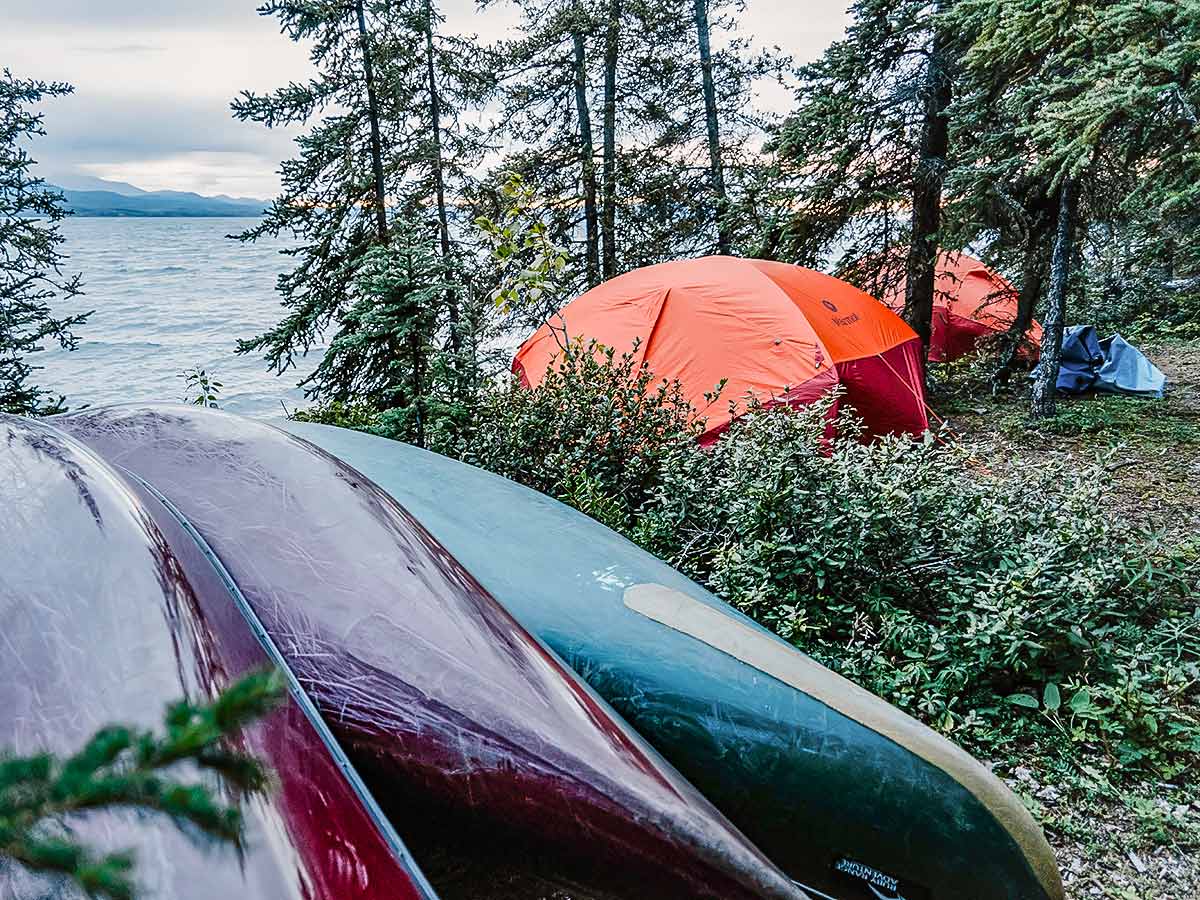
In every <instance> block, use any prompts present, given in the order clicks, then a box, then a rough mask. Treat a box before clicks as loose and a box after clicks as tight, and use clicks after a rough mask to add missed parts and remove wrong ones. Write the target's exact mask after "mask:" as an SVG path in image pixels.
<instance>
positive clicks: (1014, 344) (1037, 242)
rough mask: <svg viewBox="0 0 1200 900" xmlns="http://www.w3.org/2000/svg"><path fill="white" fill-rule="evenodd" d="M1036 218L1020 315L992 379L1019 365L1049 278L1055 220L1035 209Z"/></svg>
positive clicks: (1005, 377) (1023, 268) (1031, 228)
mask: <svg viewBox="0 0 1200 900" xmlns="http://www.w3.org/2000/svg"><path fill="white" fill-rule="evenodd" d="M1035 215H1036V216H1037V218H1036V220H1035V221H1034V222H1033V223H1032V224H1030V226H1029V232H1028V234H1027V235H1026V236H1025V254H1024V261H1023V262H1022V264H1021V292H1020V293H1019V294H1017V315H1016V318H1015V319H1013V323H1012V325H1011V326H1009V329H1008V332H1007V333H1006V334H1005V335H1004V347H1003V350H1002V351H1001V357H1000V365H999V366H997V368H996V373H995V375H993V376H992V382H993V384H995V385H1001V384H1004V383H1006V382H1007V381H1008V378H1009V376H1010V375H1011V374H1012V371H1013V369H1014V368H1016V365H1017V357H1018V356H1019V354H1020V352H1021V347H1023V346H1025V345H1026V336H1027V335H1028V334H1029V328H1030V326H1031V325H1032V324H1033V311H1034V309H1036V308H1037V302H1038V298H1039V297H1041V295H1042V287H1043V286H1044V285H1045V281H1046V246H1045V245H1046V238H1047V237H1048V235H1049V230H1050V229H1049V223H1050V222H1051V221H1052V220H1051V219H1050V218H1049V216H1048V214H1046V213H1044V212H1041V211H1039V212H1037V213H1035Z"/></svg>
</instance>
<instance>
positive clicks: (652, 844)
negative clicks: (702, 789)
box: [54, 407, 805, 898]
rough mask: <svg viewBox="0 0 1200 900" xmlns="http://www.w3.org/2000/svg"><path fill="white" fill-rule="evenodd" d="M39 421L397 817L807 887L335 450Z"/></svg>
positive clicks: (704, 888)
mask: <svg viewBox="0 0 1200 900" xmlns="http://www.w3.org/2000/svg"><path fill="white" fill-rule="evenodd" d="M54 422H55V424H56V426H57V427H59V428H61V429H63V430H64V431H67V432H69V433H70V434H72V435H73V436H75V437H76V438H77V439H79V440H80V441H82V442H84V443H86V444H87V445H88V446H89V447H91V448H92V449H93V450H94V451H95V452H96V453H97V454H98V455H99V456H101V457H102V458H103V459H105V460H106V461H108V462H109V463H110V464H111V465H113V466H117V467H120V468H122V469H125V470H128V471H129V472H131V473H132V474H133V475H134V476H136V477H137V478H138V479H141V480H142V481H144V482H145V483H146V484H148V485H149V486H151V487H152V488H153V490H154V491H156V492H158V493H160V494H161V495H162V496H163V497H164V498H165V500H166V502H168V503H169V504H170V505H171V507H172V508H173V510H175V511H176V512H177V513H178V515H179V516H180V517H181V518H182V519H184V520H186V522H187V523H188V527H189V528H191V529H193V530H194V532H195V533H196V535H197V536H198V538H199V539H200V540H202V541H203V542H204V543H205V544H206V545H207V547H209V548H210V549H211V552H212V553H213V554H214V555H215V557H216V559H217V560H218V561H219V564H220V566H221V567H222V568H223V570H224V571H225V572H227V573H228V577H229V578H230V579H231V581H232V582H233V583H234V584H235V585H236V588H237V590H238V592H239V593H240V595H241V596H242V597H243V598H244V600H245V602H246V604H247V605H248V607H249V609H250V610H251V611H252V612H253V614H254V616H255V617H256V618H257V620H258V621H259V622H260V623H261V625H262V628H263V630H264V632H265V634H266V635H267V637H268V638H269V639H270V640H271V641H272V642H273V644H274V645H275V646H276V647H277V648H278V650H279V652H280V654H281V655H282V658H283V659H284V661H285V662H286V664H287V665H288V666H289V667H290V669H291V670H292V671H293V672H295V674H296V676H297V678H298V679H299V682H300V684H301V685H302V686H303V689H304V691H305V693H306V694H307V695H308V696H309V697H311V698H312V700H313V701H314V702H315V704H316V706H317V707H318V708H319V709H320V711H321V713H322V715H323V717H324V718H325V720H326V721H327V722H328V723H329V725H330V727H331V728H332V729H333V731H334V733H335V734H336V735H337V737H338V739H339V740H340V741H341V742H342V743H344V745H345V746H346V747H347V749H348V751H349V752H350V753H351V756H352V758H353V759H354V760H355V761H356V762H357V763H358V764H359V765H360V766H361V767H362V769H363V771H364V774H365V775H366V777H367V779H368V781H369V783H370V784H371V785H372V787H373V788H374V789H375V790H376V791H377V792H379V793H381V799H383V800H384V801H385V802H387V801H389V800H390V801H393V802H392V804H391V805H392V806H394V807H398V808H399V810H400V813H399V815H400V816H403V814H404V810H405V808H406V807H407V806H408V805H409V804H410V803H412V804H416V803H419V804H420V805H421V809H422V815H424V814H425V811H428V810H433V811H435V812H436V814H438V815H442V814H444V815H445V816H446V818H447V819H448V820H449V821H451V822H455V821H457V822H461V823H464V824H465V825H470V826H475V827H478V826H480V825H481V824H482V825H484V826H485V832H486V833H489V834H491V835H492V836H493V837H494V839H495V840H497V841H499V840H511V841H512V842H513V846H514V847H520V848H522V850H521V851H520V852H526V851H525V849H524V848H536V850H537V852H543V853H544V852H546V851H547V850H549V851H550V852H552V853H554V854H557V856H556V857H554V858H555V859H556V860H558V861H560V862H561V864H562V866H563V867H564V868H566V867H567V866H568V864H569V863H571V864H579V865H583V866H591V867H592V871H593V872H594V873H595V874H596V877H597V878H600V877H601V876H605V877H611V878H612V879H613V880H614V883H615V882H620V884H621V885H622V886H623V887H624V888H630V887H632V888H633V889H634V890H635V891H636V892H638V893H639V895H640V896H646V895H652V896H656V897H689V898H690V897H722V898H738V897H746V898H750V897H804V896H805V895H804V893H803V891H801V890H800V889H799V888H797V887H796V886H795V885H793V884H792V883H791V882H790V881H789V880H788V879H787V878H785V877H784V876H783V875H782V874H781V873H780V872H779V871H778V870H777V869H776V868H775V867H773V866H772V865H771V864H770V863H769V862H768V861H767V860H766V858H765V857H764V856H763V855H762V854H761V852H760V851H758V850H757V848H755V847H754V846H753V845H752V844H750V843H749V842H748V841H747V840H746V839H745V838H744V837H743V836H742V835H741V834H740V833H739V832H737V830H736V829H734V828H733V827H732V826H730V825H729V823H728V822H727V820H726V819H725V818H724V817H723V816H722V815H721V814H720V813H718V812H717V811H716V810H715V809H714V808H713V807H712V806H711V804H709V803H708V801H706V800H705V799H704V797H703V796H702V795H701V794H700V793H699V792H697V791H696V790H695V788H693V787H692V786H691V785H690V784H688V783H687V782H686V781H685V780H684V779H683V778H681V777H680V776H679V775H678V773H676V772H675V771H674V770H673V769H672V768H671V766H670V765H669V764H667V763H666V762H665V761H664V760H663V759H662V758H661V757H660V756H659V755H658V753H657V752H655V751H654V750H653V749H651V748H650V747H649V745H647V744H646V743H645V742H644V741H643V740H642V739H641V738H639V737H638V736H637V735H636V733H634V732H633V731H632V730H630V729H629V728H628V726H627V725H625V724H624V723H623V722H622V721H621V720H620V719H619V717H617V716H616V715H615V714H614V713H613V712H612V711H611V709H610V708H609V707H608V706H607V704H606V703H605V702H604V701H603V700H601V699H600V698H599V697H598V696H597V695H596V694H595V693H594V692H592V691H591V690H590V689H589V688H588V687H587V686H586V685H585V684H584V683H583V682H582V681H580V680H579V679H578V677H577V676H576V675H575V674H574V673H573V672H571V670H570V669H569V668H568V667H566V666H565V665H564V664H563V663H562V662H561V660H559V659H558V658H557V657H556V656H555V655H554V654H553V653H552V652H551V651H549V650H548V649H547V648H546V647H544V646H543V645H542V644H541V643H540V642H538V641H537V640H536V639H535V638H533V637H531V636H530V635H529V634H528V633H527V632H526V631H525V630H524V629H523V628H522V627H521V626H520V625H519V624H518V623H517V622H516V621H515V620H514V619H513V617H512V616H511V615H510V614H509V613H508V611H507V610H506V609H505V608H504V607H503V606H501V605H500V604H498V603H497V602H496V601H495V600H494V599H493V598H492V597H491V596H490V595H489V594H487V592H486V591H485V590H483V589H482V588H481V587H480V586H479V584H478V582H476V580H475V579H474V578H473V577H472V576H471V575H470V574H469V573H468V572H467V571H466V570H465V569H463V568H462V567H461V566H460V565H459V564H458V562H457V561H456V560H455V559H454V557H453V556H452V554H450V553H449V552H447V551H446V549H445V548H444V547H442V546H441V545H440V544H439V543H438V542H437V541H436V540H435V539H434V538H432V537H431V536H430V535H429V534H428V532H426V531H425V530H424V529H423V528H422V527H421V526H420V525H419V524H418V523H417V522H416V521H415V520H414V519H413V518H412V517H411V516H409V515H408V513H407V512H406V511H405V510H404V509H403V508H402V507H401V506H400V505H399V504H397V503H396V501H395V500H394V499H393V498H392V497H390V496H389V495H388V494H386V493H385V492H383V491H381V490H380V489H379V488H377V487H376V486H375V485H374V484H372V483H371V482H370V481H368V480H367V479H364V478H363V477H362V476H361V475H360V474H359V473H358V472H356V471H354V470H353V469H351V468H349V467H348V466H346V465H345V464H344V463H341V462H339V461H338V460H336V459H334V458H333V457H331V456H329V455H327V454H324V453H322V452H320V451H318V450H316V449H315V448H313V447H312V446H311V445H309V444H307V443H306V442H303V441H300V440H298V439H297V438H294V437H292V436H290V435H286V434H284V433H283V432H280V431H278V430H276V429H274V428H270V427H268V426H265V425H262V424H259V423H254V422H250V421H247V420H243V419H239V418H237V417H235V416H229V415H226V414H223V413H219V412H215V411H212V410H205V409H200V408H195V407H190V408H189V407H113V408H109V409H101V410H92V411H87V412H84V413H80V414H74V415H70V416H63V417H56V418H55V420H54ZM397 821H398V822H399V823H400V829H401V833H402V834H404V833H405V829H406V828H407V827H413V828H419V827H420V823H419V822H411V823H410V825H406V824H405V822H404V821H402V820H401V819H399V818H398V819H397ZM529 852H534V850H533V849H530V850H529ZM626 893H627V894H628V891H626Z"/></svg>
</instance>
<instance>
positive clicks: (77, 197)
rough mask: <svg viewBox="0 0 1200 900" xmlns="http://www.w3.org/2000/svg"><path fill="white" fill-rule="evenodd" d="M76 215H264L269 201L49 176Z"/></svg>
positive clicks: (86, 176)
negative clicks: (209, 195)
mask: <svg viewBox="0 0 1200 900" xmlns="http://www.w3.org/2000/svg"><path fill="white" fill-rule="evenodd" d="M47 180H48V181H50V182H51V183H52V186H53V187H56V188H58V189H59V190H60V191H62V193H63V196H64V197H65V198H66V201H67V202H66V204H65V206H66V208H67V209H69V210H70V211H71V212H73V213H74V214H75V215H77V216H160V217H165V216H261V215H262V214H263V210H265V209H266V208H267V207H268V206H269V205H270V204H269V203H267V201H265V200H254V199H252V198H249V197H227V196H225V195H223V194H222V195H220V196H217V197H204V196H201V195H200V194H193V193H190V192H188V191H144V190H142V189H141V188H137V187H134V186H133V185H132V184H125V183H124V182H121V181H105V180H104V179H102V178H93V177H92V176H90V175H72V176H62V177H57V178H51V179H47Z"/></svg>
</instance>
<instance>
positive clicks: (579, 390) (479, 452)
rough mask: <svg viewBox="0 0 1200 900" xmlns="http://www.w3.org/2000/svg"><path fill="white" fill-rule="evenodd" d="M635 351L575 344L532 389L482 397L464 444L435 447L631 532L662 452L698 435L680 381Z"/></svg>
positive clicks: (512, 386)
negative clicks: (655, 370)
mask: <svg viewBox="0 0 1200 900" xmlns="http://www.w3.org/2000/svg"><path fill="white" fill-rule="evenodd" d="M636 349H637V348H636V347H635V348H634V350H633V351H632V352H629V353H625V354H623V355H622V356H620V357H617V356H616V354H615V352H614V350H613V349H612V348H611V347H609V348H602V347H600V346H599V345H597V344H595V343H592V344H590V345H587V346H575V347H572V348H570V350H569V352H567V351H564V356H563V361H562V363H561V365H560V366H558V367H557V368H555V369H552V370H551V371H550V372H549V373H547V375H546V377H545V379H544V380H543V381H542V382H541V383H540V384H539V385H538V386H537V387H535V388H533V389H532V390H529V389H525V388H522V387H520V386H519V385H518V384H517V383H516V382H515V380H513V381H509V382H507V383H505V384H504V385H502V386H500V387H497V388H495V389H493V390H492V391H490V392H487V393H485V394H484V395H483V396H482V397H481V398H480V403H479V407H478V408H477V409H476V411H475V421H474V424H473V426H472V428H471V431H470V433H469V436H468V438H467V440H466V441H465V442H464V443H463V444H461V445H458V446H443V447H436V448H434V449H438V450H440V452H443V453H447V454H448V455H451V456H456V457H458V458H460V459H463V460H465V461H467V462H470V463H473V464H475V465H477V466H480V467H482V468H485V469H489V470H491V471H493V472H497V473H499V474H500V475H504V476H505V477H507V478H511V479H513V480H514V481H518V482H520V483H522V484H525V485H528V486H529V487H532V488H535V489H536V490H539V491H541V492H542V493H544V494H549V495H551V496H552V497H558V498H560V499H562V500H565V501H566V502H568V503H572V504H573V505H575V506H577V507H579V508H581V509H583V510H584V511H585V512H589V513H595V512H596V511H598V510H602V512H601V513H600V514H599V515H597V518H599V519H600V520H601V521H603V522H604V523H605V524H606V525H608V526H610V527H612V528H616V529H618V530H628V529H629V528H631V527H632V526H633V523H634V518H633V517H634V514H635V513H636V511H637V510H638V508H639V507H640V506H641V505H642V504H643V503H644V502H645V500H646V498H647V497H648V496H649V495H650V493H651V491H652V490H653V489H654V488H655V486H656V485H657V483H658V480H659V478H660V473H661V471H662V468H663V460H664V458H665V457H666V456H667V455H668V454H670V453H672V452H687V451H688V450H691V449H692V448H694V447H695V446H696V439H697V438H698V437H699V435H700V434H701V432H702V431H703V424H702V423H701V422H692V421H691V414H692V409H691V407H690V406H689V405H688V403H687V401H686V400H685V399H684V397H683V396H682V393H681V391H680V387H679V385H678V383H670V382H667V381H664V380H661V379H658V380H656V379H655V378H654V377H653V375H652V374H651V373H650V370H649V369H648V368H647V367H646V366H645V365H644V364H640V363H638V362H637V361H636V357H635V354H636ZM714 399H715V397H714Z"/></svg>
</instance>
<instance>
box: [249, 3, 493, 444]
mask: <svg viewBox="0 0 1200 900" xmlns="http://www.w3.org/2000/svg"><path fill="white" fill-rule="evenodd" d="M260 12H262V13H263V14H264V15H271V16H275V17H277V18H278V19H279V21H280V24H281V28H282V30H283V32H284V34H286V35H287V36H288V37H289V38H291V39H292V40H296V41H311V42H312V51H311V58H312V62H313V64H314V67H315V68H316V70H317V74H316V75H315V76H314V77H313V78H312V79H311V80H310V81H308V82H307V83H304V84H298V83H293V84H290V85H288V86H287V87H284V88H281V89H279V90H277V91H274V92H272V93H270V94H266V95H256V94H251V93H249V92H246V93H243V94H242V95H241V96H240V97H239V98H238V99H237V100H235V101H234V104H233V110H234V114H235V116H237V117H238V118H241V119H246V120H250V121H256V122H260V123H262V124H264V125H267V126H268V127H270V126H274V125H277V124H285V123H293V124H295V123H302V124H306V125H308V126H309V128H308V131H307V132H306V133H305V134H304V135H302V136H301V137H300V138H298V140H297V144H298V147H299V151H300V152H299V156H298V157H297V158H295V159H292V160H288V161H285V162H284V163H283V166H282V169H281V175H282V181H283V190H282V193H281V194H280V196H279V197H278V198H277V199H276V200H275V202H274V203H273V204H272V206H271V208H270V210H269V211H268V214H267V216H266V217H265V218H264V219H263V221H262V222H261V223H260V224H258V225H257V226H255V227H254V228H252V229H249V230H248V231H246V232H245V233H243V234H242V235H240V236H239V237H240V238H241V239H242V240H250V241H253V240H256V239H257V238H259V237H261V236H263V235H280V234H287V235H293V236H295V237H296V238H297V239H298V246H297V247H296V248H294V249H292V250H289V251H287V252H288V253H289V254H290V255H292V256H294V257H295V258H296V260H297V263H296V265H295V267H294V268H293V269H292V271H291V272H288V273H285V274H284V275H282V276H280V279H279V282H278V289H279V292H280V294H281V295H282V303H283V305H284V307H285V308H286V309H287V311H288V312H287V315H286V316H285V318H284V319H283V320H282V321H281V322H280V323H279V324H277V325H276V326H275V327H273V328H272V329H270V330H269V331H267V332H265V333H264V334H261V335H259V336H257V337H254V338H251V339H248V340H243V341H240V342H239V345H238V349H239V351H240V352H261V353H263V354H264V356H265V358H266V361H267V363H268V365H269V366H270V367H271V368H273V369H274V370H276V371H277V372H280V373H282V372H284V371H286V370H287V369H288V368H290V367H291V366H292V365H293V364H294V361H295V357H296V355H297V354H302V353H305V352H307V351H308V350H310V349H311V348H312V347H314V346H315V345H316V344H317V343H318V342H319V341H321V340H322V338H323V337H324V336H325V335H326V334H327V332H328V331H329V330H330V329H333V330H336V331H337V332H338V334H339V337H340V338H341V339H342V341H343V343H342V346H346V344H345V342H346V340H348V338H349V332H348V329H350V328H352V327H353V325H354V323H355V322H362V321H363V319H362V317H361V316H357V315H356V317H354V318H353V319H351V320H347V319H346V316H347V314H348V313H349V312H350V311H351V310H352V309H355V308H357V309H358V310H359V311H361V305H358V306H357V307H356V304H358V303H359V301H360V300H361V299H362V298H361V296H360V292H359V288H360V287H361V282H360V274H361V273H362V272H363V271H364V265H365V262H364V261H365V260H366V259H367V257H368V256H369V255H371V254H372V251H374V250H376V248H380V247H387V246H389V245H390V244H392V243H393V241H394V240H395V239H396V237H397V235H403V241H404V242H405V243H406V245H408V244H410V243H411V241H412V240H413V235H412V232H413V230H414V229H415V230H417V231H422V230H423V231H425V232H427V233H428V234H429V235H430V237H431V239H432V240H433V241H434V242H435V245H436V247H437V252H438V255H439V257H440V262H439V267H440V270H442V271H444V272H446V273H450V272H452V271H453V269H454V267H456V266H459V265H465V262H464V260H463V258H462V257H463V255H464V254H463V253H462V252H461V251H460V248H459V247H458V246H457V243H458V242H457V240H456V235H458V234H460V233H462V231H463V229H462V225H461V223H456V222H455V210H456V204H454V203H453V202H451V200H452V198H451V196H450V195H451V194H452V193H454V192H459V191H461V185H460V182H461V181H462V180H464V179H465V178H466V173H467V171H468V170H469V169H471V168H472V167H473V166H475V165H476V164H477V162H478V160H479V156H480V153H481V152H482V149H483V145H484V139H483V136H482V135H481V134H480V133H479V132H478V131H477V130H476V129H472V128H470V127H468V126H467V125H465V124H463V123H462V122H460V121H459V118H458V116H459V111H460V109H461V108H463V106H464V105H467V104H470V103H474V102H477V101H478V100H480V99H481V98H482V97H484V96H486V93H487V91H488V86H489V84H490V81H489V75H488V72H489V67H488V66H487V65H486V60H481V51H479V49H478V48H476V47H475V46H474V45H473V44H472V43H471V42H469V41H465V40H463V39H459V38H454V37H447V36H444V35H441V34H439V32H438V26H439V23H440V21H441V19H440V16H439V14H438V12H437V9H436V7H435V6H434V5H433V4H432V2H431V0H355V2H354V3H353V4H351V5H344V4H330V3H326V2H319V0H279V2H271V3H268V4H266V5H265V6H263V7H262V8H261V10H260ZM402 255H403V254H402ZM380 258H382V257H380V256H378V255H376V256H374V257H373V260H374V262H373V263H372V265H374V264H375V263H377V262H378V260H379V259H380ZM466 283H467V282H466V279H464V278H461V277H458V276H454V275H450V274H447V275H446V277H444V278H442V279H441V284H442V286H443V291H442V292H441V293H440V294H437V295H435V294H431V293H429V292H424V293H422V294H421V298H422V303H423V304H426V305H427V306H430V308H422V309H419V310H418V309H415V308H413V307H412V306H411V303H410V301H411V299H412V297H413V296H414V295H412V294H406V295H405V296H402V297H398V298H396V301H395V303H394V304H393V305H392V311H393V313H396V312H398V311H400V310H405V309H408V310H410V311H411V313H412V314H413V315H414V316H416V317H417V320H418V321H415V322H414V324H413V327H412V328H406V329H405V333H406V334H408V335H410V336H412V335H415V334H416V333H417V331H421V330H424V329H428V328H432V329H433V330H434V332H435V336H434V337H432V339H426V338H422V339H420V340H418V341H415V343H413V344H412V345H411V346H412V347H414V348H418V347H419V348H421V351H422V353H427V354H437V355H439V356H444V362H445V365H442V364H440V363H438V362H437V361H435V360H434V359H433V358H432V357H430V356H418V355H413V354H408V355H407V356H406V359H407V360H408V363H407V364H408V365H410V366H412V367H413V371H411V372H409V373H408V376H406V377H405V378H404V379H403V380H404V381H405V383H406V384H412V385H416V389H417V390H418V393H419V394H421V395H429V396H430V397H433V396H434V395H438V394H449V395H450V396H451V399H452V400H453V401H454V402H457V403H458V404H459V405H465V403H466V399H465V395H466V393H467V392H468V391H469V389H470V388H469V385H470V382H471V379H472V375H471V372H472V371H473V367H474V365H475V361H474V360H473V359H472V358H471V354H472V352H473V348H474V347H475V346H476V341H475V340H474V339H473V338H472V337H471V336H470V335H469V334H468V332H469V331H470V329H471V328H473V327H475V322H474V319H473V313H471V314H464V313H465V312H467V313H470V311H471V310H473V309H474V307H475V305H476V304H475V300H476V298H475V297H473V296H472V295H470V294H469V293H468V291H467V289H466V288H465V287H464V285H465V284H466ZM375 299H378V298H375ZM433 373H444V374H445V375H446V378H447V379H448V380H447V381H445V382H444V383H437V382H435V381H433V380H431V379H432V377H433ZM345 375H346V369H345V368H344V367H341V366H323V367H320V368H318V369H317V370H316V372H314V374H313V375H312V376H310V377H309V378H308V379H306V380H305V381H304V382H303V384H304V386H305V387H306V389H307V393H308V394H309V395H310V396H311V397H314V398H316V399H328V398H334V397H340V396H343V395H345V394H346V392H347V390H348V389H349V388H350V385H349V384H348V383H347V382H345V381H344V380H343V378H344V377H345ZM416 421H417V420H416V419H414V424H415V423H416ZM421 434H422V428H416V430H415V431H414V432H413V433H412V434H411V435H410V437H411V438H412V439H415V440H420V438H421Z"/></svg>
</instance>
